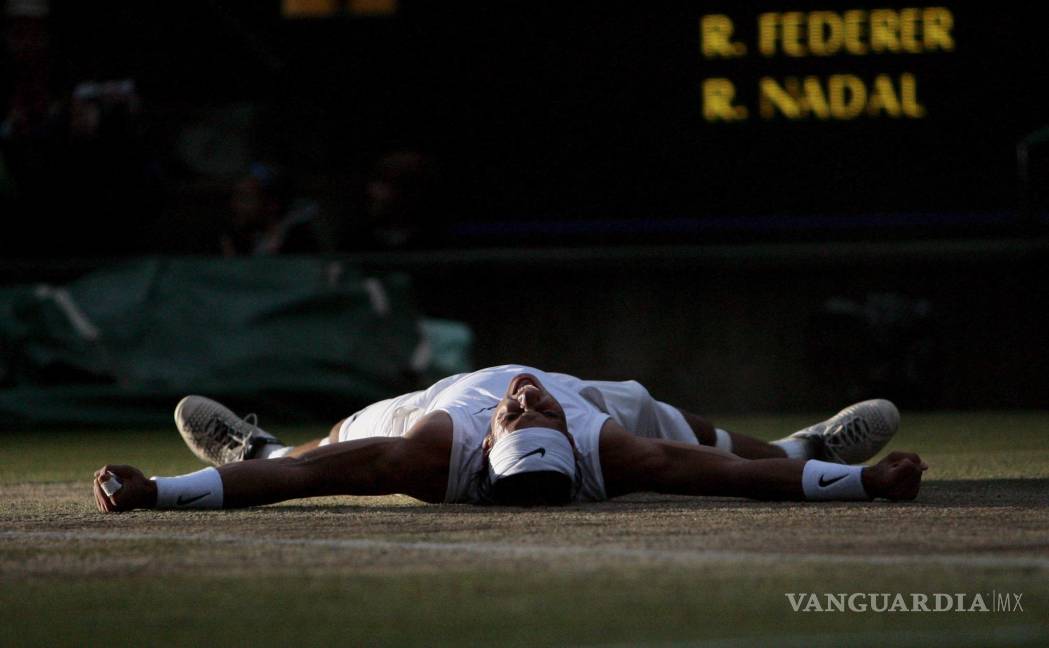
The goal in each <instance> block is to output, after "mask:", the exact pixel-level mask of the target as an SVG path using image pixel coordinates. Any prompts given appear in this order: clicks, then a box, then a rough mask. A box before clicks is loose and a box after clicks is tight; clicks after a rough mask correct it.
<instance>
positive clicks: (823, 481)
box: [819, 475, 848, 488]
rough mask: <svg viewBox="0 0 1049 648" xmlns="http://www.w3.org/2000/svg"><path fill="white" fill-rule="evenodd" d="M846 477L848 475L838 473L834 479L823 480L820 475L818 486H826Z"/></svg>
mask: <svg viewBox="0 0 1049 648" xmlns="http://www.w3.org/2000/svg"><path fill="white" fill-rule="evenodd" d="M846 477H848V475H838V476H837V477H835V478H834V479H831V480H829V481H825V480H824V478H823V475H820V481H819V484H820V488H826V487H828V486H830V485H831V484H833V483H835V482H840V481H841V480H843V479H845V478H846Z"/></svg>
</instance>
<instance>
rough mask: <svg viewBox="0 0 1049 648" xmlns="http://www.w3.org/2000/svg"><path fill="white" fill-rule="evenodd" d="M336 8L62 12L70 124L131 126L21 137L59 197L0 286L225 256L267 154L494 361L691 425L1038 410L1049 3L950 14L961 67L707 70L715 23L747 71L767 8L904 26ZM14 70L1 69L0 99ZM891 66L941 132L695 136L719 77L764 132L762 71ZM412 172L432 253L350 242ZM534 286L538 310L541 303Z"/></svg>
mask: <svg viewBox="0 0 1049 648" xmlns="http://www.w3.org/2000/svg"><path fill="white" fill-rule="evenodd" d="M9 1H10V0H9ZM340 6H343V9H342V10H340V11H339V12H338V14H337V15H335V16H333V17H329V18H310V19H288V18H286V17H283V16H282V14H281V4H280V3H279V2H275V1H266V2H261V1H252V0H241V1H222V2H220V1H198V2H78V1H73V0H64V1H63V0H54V1H53V2H52V3H51V13H50V16H49V17H48V24H49V29H50V67H49V71H48V78H47V85H48V87H49V89H50V93H51V96H52V99H53V101H54V105H55V106H57V108H54V109H53V110H54V111H57V114H59V115H60V114H61V110H62V101H63V97H67V96H68V94H69V93H70V91H71V89H72V88H73V87H74V86H75V85H76V84H77V83H79V82H82V81H83V80H85V79H120V78H131V79H134V81H135V83H136V87H137V90H138V93H139V95H140V97H141V102H142V104H141V105H142V107H141V111H140V113H139V115H138V117H137V120H136V122H135V123H134V125H133V127H127V128H124V129H123V130H120V131H119V136H117V137H114V138H112V139H110V140H109V141H108V143H106V144H105V145H103V146H100V147H98V148H96V149H94V150H90V151H86V152H85V151H80V152H77V153H76V154H70V153H69V151H68V150H67V149H66V148H63V147H64V146H65V144H63V142H62V141H61V138H57V137H47V136H44V137H41V138H39V139H37V140H32V141H31V142H30V143H29V144H25V143H24V142H23V143H22V144H21V145H19V144H18V143H12V141H11V140H5V142H4V152H5V155H6V156H7V157H8V163H9V165H10V163H11V160H14V159H18V156H19V155H23V156H25V155H28V156H29V157H30V158H34V156H35V159H36V160H37V163H38V165H39V167H40V169H42V172H40V173H37V174H36V175H35V176H33V178H32V181H31V182H22V183H21V184H20V185H19V188H18V189H19V191H18V193H17V195H14V196H13V197H11V196H8V197H7V198H5V199H4V202H3V203H2V209H3V217H4V222H5V225H6V227H5V232H4V235H3V237H2V243H0V250H2V252H3V255H4V263H3V264H2V268H0V273H2V276H3V278H4V279H5V280H6V281H37V280H50V281H58V280H64V279H69V278H72V277H74V276H77V275H78V274H80V273H82V272H86V271H88V270H90V269H92V268H94V267H98V266H100V265H104V264H105V263H107V262H110V261H112V260H114V259H118V258H123V257H130V256H137V255H141V254H158V253H159V254H211V253H213V252H214V249H213V247H212V243H213V239H214V237H215V232H216V231H218V229H219V228H220V223H221V220H222V218H223V217H224V214H225V211H226V209H227V204H228V195H229V187H230V183H231V182H232V181H233V180H234V179H235V178H236V177H237V174H238V173H240V172H242V170H243V166H244V165H245V164H246V163H247V162H249V161H250V160H251V159H256V158H265V159H273V160H278V161H280V162H281V163H282V164H284V165H286V166H287V167H288V168H290V169H292V170H294V172H295V175H296V177H297V180H298V183H297V189H298V191H299V192H300V193H301V194H303V195H308V196H310V197H311V198H313V199H316V200H317V201H318V202H319V204H320V206H321V208H322V210H323V213H324V215H325V218H326V219H327V221H328V222H329V225H330V226H331V231H332V237H331V242H332V245H331V246H330V249H328V250H326V251H327V252H329V253H334V254H346V255H350V256H349V257H348V258H351V259H357V260H360V261H361V263H364V264H365V265H366V266H368V267H373V268H376V269H398V270H403V271H407V272H409V273H410V274H412V275H413V277H414V279H415V281H416V284H417V287H418V293H419V301H420V306H421V307H422V308H423V310H425V311H426V312H428V313H431V314H434V315H438V316H443V317H449V318H452V319H460V320H464V321H466V322H467V323H468V324H470V325H471V326H472V327H473V328H474V329H475V331H476V332H477V348H476V362H477V365H478V366H484V365H488V364H495V363H497V362H510V361H513V362H525V363H532V364H537V365H539V366H542V367H544V368H548V369H551V370H563V371H569V372H574V373H578V374H583V375H588V376H592V377H595V378H624V379H625V378H637V379H639V380H641V381H642V382H645V383H646V384H648V385H650V387H652V388H653V391H654V392H655V393H657V395H659V396H662V397H664V398H667V399H668V400H675V399H676V400H677V401H678V402H681V403H682V404H684V405H689V406H692V407H696V408H697V409H698V408H705V409H711V408H714V409H718V408H720V409H722V410H728V409H732V410H747V409H767V410H770V409H776V410H782V409H800V408H806V407H810V408H811V407H816V406H819V407H824V406H829V404H830V403H838V402H840V401H841V400H842V399H845V398H851V397H853V396H855V397H865V396H869V395H873V394H872V392H875V391H877V393H879V394H882V395H887V396H890V397H894V398H897V399H898V400H901V402H904V403H905V404H908V405H913V406H916V407H954V408H970V407H1032V406H1034V407H1044V406H1045V405H1046V397H1045V394H1046V393H1049V382H1047V381H1049V379H1047V378H1046V375H1047V372H1046V371H1044V370H1043V369H1044V368H1045V365H1046V364H1047V356H1046V354H1047V351H1046V346H1047V345H1046V344H1045V342H1046V340H1045V330H1047V327H1049V322H1047V319H1046V316H1045V315H1044V314H1043V313H1042V311H1043V310H1045V308H1044V307H1045V301H1046V300H1045V297H1046V288H1045V276H1046V270H1047V268H1049V263H1047V252H1046V249H1047V246H1046V238H1045V235H1046V223H1047V222H1049V221H1047V219H1046V216H1045V212H1046V200H1045V196H1046V191H1045V188H1046V187H1047V186H1049V184H1047V183H1049V173H1047V170H1049V164H1047V159H1049V156H1047V155H1046V153H1045V147H1044V146H1037V145H1035V146H1032V148H1031V150H1030V167H1029V174H1028V177H1027V179H1026V181H1025V180H1024V179H1022V178H1021V176H1020V175H1019V173H1018V162H1017V146H1018V144H1019V143H1020V142H1021V141H1022V140H1023V139H1024V138H1025V137H1027V136H1029V135H1030V134H1032V133H1034V132H1036V131H1038V130H1039V129H1040V128H1042V127H1044V126H1046V125H1047V124H1049V101H1047V93H1046V91H1045V88H1046V87H1049V84H1047V81H1049V79H1047V74H1049V72H1047V70H1049V66H1047V63H1049V39H1047V38H1045V35H1044V22H1043V21H1042V20H1041V19H1040V16H1041V14H1042V12H1041V9H1040V7H1039V6H1038V5H1036V4H1031V3H1020V2H1008V3H964V4H962V3H947V4H946V5H945V6H947V7H948V8H949V9H950V10H951V11H952V12H953V14H954V17H955V27H954V29H953V31H952V33H953V35H954V40H955V43H956V50H955V51H953V52H929V53H924V54H917V55H903V54H884V55H870V56H865V57H855V56H847V55H839V56H834V57H828V58H823V59H820V58H812V57H810V58H805V59H790V58H787V57H782V56H781V57H776V58H772V59H765V58H763V57H760V56H758V55H756V54H751V55H749V56H747V57H745V58H741V59H734V60H731V61H721V60H712V61H707V60H704V59H703V57H702V55H701V51H700V36H699V18H700V16H701V15H703V14H706V13H715V12H723V13H726V14H728V15H730V16H731V17H732V18H733V19H734V21H735V24H736V27H737V30H738V33H737V38H739V39H741V40H743V41H745V42H746V43H747V44H748V47H749V48H750V49H751V50H752V51H754V50H756V38H755V36H754V34H753V31H754V29H755V27H754V25H755V21H756V16H757V14H758V13H760V12H762V11H786V10H800V11H807V10H813V9H831V10H839V11H844V10H846V9H857V8H863V9H872V8H884V7H895V8H900V7H904V6H909V5H908V4H907V3H899V2H883V3H874V4H866V5H862V6H860V5H857V4H856V3H845V2H832V1H827V2H819V3H816V2H796V3H790V4H789V5H785V4H783V3H780V2H751V3H747V2H685V1H660V2H650V3H636V2H630V3H627V2H597V1H576V2H556V3H555V2H549V3H547V2H466V1H452V0H449V1H444V2H424V1H421V0H414V1H413V0H400V2H399V3H397V10H396V12H395V13H394V14H393V15H391V16H360V15H354V14H353V13H352V11H350V10H349V9H346V8H345V7H346V6H348V5H340ZM8 23H9V24H10V20H9V21H8ZM16 67H17V66H16V65H15V64H14V62H13V59H12V56H11V54H10V49H9V50H8V53H7V54H5V58H4V59H3V70H4V76H3V77H0V82H2V83H3V87H2V88H0V92H2V93H3V94H0V101H4V102H7V103H10V101H11V96H12V88H14V87H15V83H14V81H13V76H12V72H11V71H12V70H14V69H15V68H16ZM902 72H909V73H913V74H914V75H915V76H916V77H917V79H918V94H919V98H920V101H921V103H922V104H923V105H924V106H925V107H926V109H927V111H928V115H927V117H926V118H924V119H920V120H907V119H895V120H894V119H889V118H886V117H880V118H860V119H857V120H854V121H848V122H833V121H831V122H817V121H813V120H810V121H804V122H790V121H786V120H783V119H777V120H774V121H768V122H765V121H762V120H760V119H758V118H756V116H754V117H752V118H751V119H749V120H748V121H746V122H742V123H734V124H717V123H714V124H712V123H707V122H705V121H704V120H703V116H702V98H701V93H700V87H701V82H702V80H703V79H704V78H707V77H712V76H715V77H721V76H723V77H727V78H730V79H732V80H733V81H734V82H735V83H736V85H737V88H739V89H740V92H741V93H742V95H743V96H742V99H743V100H744V101H746V102H747V103H748V104H751V111H752V114H754V113H756V106H755V105H753V103H754V102H753V93H754V88H756V83H757V79H758V78H759V77H761V76H764V75H770V76H774V77H777V78H780V77H783V76H787V75H797V76H803V75H807V74H816V75H820V76H826V75H829V74H834V73H852V74H856V75H858V76H860V77H862V78H864V79H867V80H868V81H869V80H870V78H872V77H873V76H874V75H876V74H879V73H888V74H891V75H893V76H894V77H895V76H896V75H898V74H900V73H902ZM19 146H22V149H19ZM42 147H43V148H42ZM47 147H51V148H52V149H53V151H54V153H53V155H51V156H50V157H48V156H46V155H43V154H40V153H39V152H40V151H43V150H48V149H47ZM398 149H410V150H418V151H422V152H424V153H425V154H426V155H427V156H429V157H430V158H431V159H432V160H434V164H435V167H436V169H437V170H438V171H437V175H436V177H437V178H438V179H439V181H438V182H436V183H435V184H436V185H437V187H438V190H436V191H434V192H433V193H432V194H431V195H430V197H429V200H430V202H429V203H428V204H429V205H430V209H429V211H428V213H427V216H426V217H427V219H429V224H430V225H431V227H432V236H430V237H428V238H427V239H426V240H425V241H424V242H423V243H422V244H416V245H414V246H412V247H411V248H410V249H401V250H389V249H374V248H369V247H367V246H362V245H360V244H359V242H355V241H354V240H353V238H352V237H349V238H347V237H346V236H345V231H344V229H345V224H346V223H347V222H348V221H352V219H353V218H354V217H355V216H354V214H355V213H356V212H355V211H354V210H355V209H356V207H355V206H356V205H358V204H359V203H360V201H361V193H362V186H363V184H364V183H365V181H366V180H365V179H366V177H367V175H368V172H369V171H368V170H369V168H370V167H371V165H372V164H373V163H374V161H375V159H376V158H377V157H378V156H380V155H382V154H383V153H384V152H387V151H391V150H398ZM27 151H29V153H27ZM544 255H545V256H544ZM521 281H532V282H539V283H542V285H544V286H546V287H548V290H546V292H545V297H544V299H543V300H539V301H540V303H530V304H528V305H527V306H529V307H530V308H523V307H522V305H521V304H520V302H519V299H518V297H517V296H516V295H517V293H516V292H515V289H514V288H511V287H512V286H514V285H515V284H516V282H521ZM842 304H846V306H844V307H843V306H842ZM847 304H852V306H848V305H847ZM843 308H844V310H842V309H843ZM850 308H851V309H852V310H851V311H850V310H849V309H850ZM850 313H851V314H850ZM886 322H889V323H888V324H886ZM901 322H902V324H901ZM521 331H524V333H522V332H521ZM886 364H887V365H888V366H883V365H886Z"/></svg>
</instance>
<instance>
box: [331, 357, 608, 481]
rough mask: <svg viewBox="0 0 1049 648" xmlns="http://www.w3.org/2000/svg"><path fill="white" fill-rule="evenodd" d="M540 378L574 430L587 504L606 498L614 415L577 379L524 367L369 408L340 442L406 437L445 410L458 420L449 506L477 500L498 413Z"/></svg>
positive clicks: (457, 379) (495, 370)
mask: <svg viewBox="0 0 1049 648" xmlns="http://www.w3.org/2000/svg"><path fill="white" fill-rule="evenodd" d="M520 373H530V374H533V375H534V376H536V377H537V378H538V379H539V381H540V382H541V383H542V384H543V386H544V387H545V388H546V389H547V391H549V392H550V394H551V395H552V396H553V397H554V398H556V399H557V401H558V402H559V403H560V404H561V407H562V409H564V412H565V418H566V419H567V421H568V432H569V433H570V434H571V435H572V437H573V438H574V439H575V444H576V449H577V450H578V451H579V454H580V470H581V472H582V486H581V489H580V493H579V498H580V499H582V500H589V501H593V500H603V499H606V496H605V481H604V478H603V477H602V475H601V461H600V454H599V452H598V450H599V441H600V438H601V426H603V425H604V423H605V421H606V420H608V418H609V417H608V414H605V413H604V412H601V411H600V410H599V409H598V408H597V407H595V406H594V405H593V404H591V403H589V402H587V401H586V400H585V399H584V398H583V397H582V396H581V395H580V394H579V391H578V390H577V389H573V387H575V385H573V384H572V383H573V381H575V382H577V383H578V382H581V381H579V380H578V379H576V378H573V377H572V376H566V375H564V374H552V373H547V372H545V371H542V370H540V369H535V368H534V367H525V366H523V365H502V366H499V367H490V368H488V369H481V370H479V371H474V372H472V373H465V374H457V375H455V376H449V377H448V378H445V379H443V380H441V381H439V382H437V383H436V384H434V385H433V386H431V387H430V388H429V389H426V390H424V391H417V392H412V393H410V394H404V395H402V396H398V397H396V398H390V399H387V400H384V401H379V402H378V403H374V404H373V405H369V406H368V407H366V408H364V409H363V410H361V411H360V412H358V413H357V414H355V415H354V416H352V417H350V419H348V420H347V421H346V422H345V423H343V426H342V428H341V429H340V430H339V441H350V440H354V439H363V438H367V437H376V436H390V437H393V436H404V435H405V434H406V433H407V432H408V430H410V429H411V427H412V425H414V424H415V422H416V421H418V420H419V419H420V418H422V417H423V416H425V415H427V414H429V413H431V412H435V411H443V412H446V413H447V414H448V416H449V417H451V419H452V454H451V459H450V465H449V470H448V491H447V492H446V493H445V501H446V502H477V501H478V500H479V498H480V494H479V492H478V484H477V480H476V476H477V474H478V473H479V471H481V470H482V469H483V468H484V456H483V451H482V449H481V444H482V443H483V441H484V438H485V436H486V435H487V434H488V430H489V425H490V423H491V420H492V414H493V413H494V412H495V408H496V406H497V405H498V404H499V401H500V400H501V399H502V397H503V395H504V394H505V393H506V388H507V387H508V386H509V385H510V380H511V379H512V378H513V377H514V376H516V375H518V374H520Z"/></svg>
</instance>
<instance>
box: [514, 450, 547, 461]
mask: <svg viewBox="0 0 1049 648" xmlns="http://www.w3.org/2000/svg"><path fill="white" fill-rule="evenodd" d="M534 454H537V455H539V456H540V457H545V456H546V448H536V449H535V450H532V451H531V452H529V453H528V454H526V455H524V456H522V457H521V458H520V459H518V461H524V460H525V459H526V458H528V457H531V456H532V455H534Z"/></svg>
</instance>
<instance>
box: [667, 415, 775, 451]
mask: <svg viewBox="0 0 1049 648" xmlns="http://www.w3.org/2000/svg"><path fill="white" fill-rule="evenodd" d="M678 411H680V412H681V414H682V416H684V417H685V422H686V423H688V425H689V427H691V428H692V432H693V434H695V435H696V439H697V440H698V441H699V443H700V445H705V446H713V445H715V444H716V443H717V433H716V432H715V431H714V426H713V424H711V423H710V421H708V420H706V419H705V418H703V417H702V416H699V415H698V414H692V413H691V412H686V411H685V410H678ZM726 432H728V430H726ZM728 435H729V438H731V439H732V454H734V455H736V456H739V457H743V458H744V459H776V458H782V457H786V456H787V453H786V452H784V451H783V448H780V447H779V446H774V445H772V444H771V443H766V442H765V441H762V440H761V439H755V438H754V437H749V436H746V435H743V434H738V433H736V432H728Z"/></svg>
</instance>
